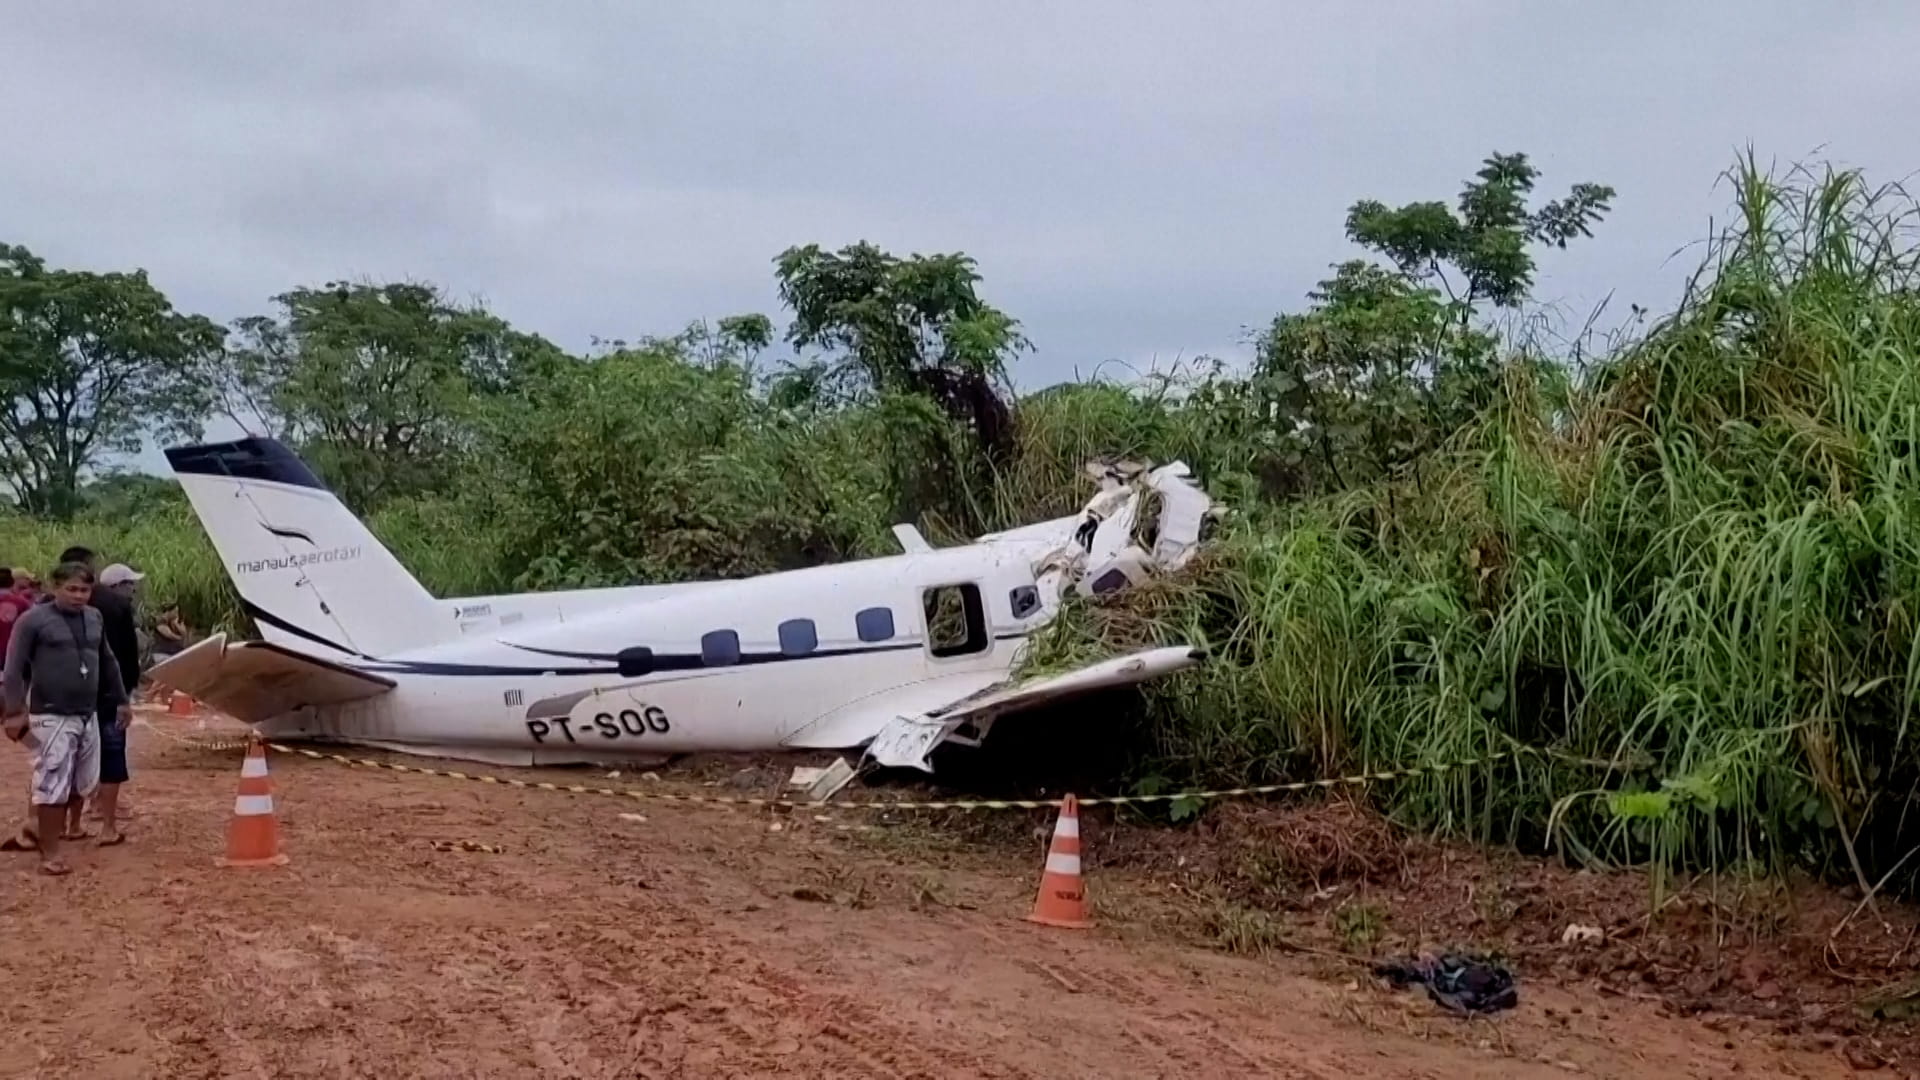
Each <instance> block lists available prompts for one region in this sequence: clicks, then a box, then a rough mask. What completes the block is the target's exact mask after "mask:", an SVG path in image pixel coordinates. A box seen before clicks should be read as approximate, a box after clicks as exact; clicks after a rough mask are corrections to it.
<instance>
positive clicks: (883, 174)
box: [0, 0, 1920, 386]
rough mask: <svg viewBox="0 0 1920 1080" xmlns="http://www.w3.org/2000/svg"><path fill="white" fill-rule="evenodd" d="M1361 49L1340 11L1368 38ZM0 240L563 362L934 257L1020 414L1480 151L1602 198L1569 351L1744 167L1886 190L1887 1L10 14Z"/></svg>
mask: <svg viewBox="0 0 1920 1080" xmlns="http://www.w3.org/2000/svg"><path fill="white" fill-rule="evenodd" d="M1363 13H1364V14H1363ZM4 25H5V30H4V31H0V34H3V35H4V38H3V40H4V42H5V61H4V63H0V101H4V102H5V105H4V107H0V240H6V241H10V242H15V243H24V244H26V245H27V246H29V247H31V248H33V249H34V250H35V251H36V252H38V253H40V254H41V255H43V256H45V257H46V258H48V259H49V260H50V261H51V262H53V263H55V264H58V265H65V266H75V267H90V268H100V269H108V268H113V269H120V268H127V267H133V266H140V267H145V268H146V269H147V270H148V271H149V272H150V273H151V274H152V276H153V278H154V280H155V281H156V282H157V283H158V284H159V285H160V286H161V287H162V288H163V289H164V290H166V291H167V292H168V294H169V295H170V296H171V297H172V298H173V300H174V301H175V303H176V304H177V305H179V306H180V307H182V308H185V309H188V310H193V311H198V312H201V313H204V314H207V315H209V316H212V317H214V318H216V319H219V320H222V321H226V320H230V319H232V318H234V317H237V316H240V315H243V314H250V313H255V312H259V311H263V310H265V309H266V307H267V298H268V297H270V296H271V295H272V294H273V293H275V292H277V291H280V290H282V289H284V288H286V287H289V286H292V285H295V284H302V283H317V282H321V281H325V280H330V279H335V278H340V277H354V278H358V277H372V278H400V277H411V278H424V279H430V280H433V281H436V282H439V283H441V284H443V285H445V286H447V287H448V288H449V289H451V290H452V291H454V292H455V293H456V294H458V295H462V296H474V297H480V298H484V299H485V300H486V301H487V302H488V303H489V304H490V305H491V306H492V307H493V308H494V310H496V311H497V312H499V313H501V314H502V315H504V316H506V317H507V318H509V319H510V320H512V322H513V323H515V324H516V325H517V326H519V327H521V328H523V329H527V330H532V331H537V332H539V333H542V334H545V335H547V336H549V337H551V338H553V339H554V340H556V341H558V342H560V343H561V344H563V345H566V346H569V347H574V348H582V347H584V346H585V345H586V343H587V341H588V339H589V338H590V337H591V336H594V335H599V336H603V337H619V336H627V337H631V336H635V335H639V334H646V333H664V332H672V331H674V330H677V329H678V328H680V327H681V326H683V325H684V324H685V323H687V322H688V321H689V320H692V319H695V318H699V317H715V316H720V315H726V314H731V313H737V312H742V311H755V310H757V311H766V312H769V313H772V314H776V315H777V308H776V301H775V297H774V289H773V279H772V272H771V269H772V268H771V260H772V258H773V257H774V256H775V255H776V254H777V253H778V252H779V251H780V250H781V249H782V248H784V247H786V246H788V245H791V244H798V243H807V242H819V243H821V244H824V245H829V246H838V245H841V244H845V243H850V242H853V241H856V240H861V239H866V240H870V241H873V242H874V243H876V244H879V245H881V246H882V247H885V248H888V249H890V250H893V251H895V252H899V253H907V252H916V251H918V252H930V251H936V250H938V251H948V250H962V251H965V252H967V253H969V254H971V255H973V256H975V257H976V258H977V259H978V260H979V263H980V268H981V271H982V273H983V274H984V276H985V285H984V291H985V294H986V295H987V297H988V298H989V299H990V300H991V301H993V302H994V303H996V304H998V305H999V306H1000V307H1002V308H1003V309H1005V310H1006V311H1008V312H1009V313H1010V314H1012V315H1014V316H1015V317H1016V318H1019V319H1021V320H1022V321H1023V322H1024V323H1025V324H1026V327H1027V329H1028V331H1029V333H1030V335H1031V336H1032V338H1033V339H1034V341H1035V343H1036V345H1037V346H1038V351H1037V352H1036V353H1035V354H1033V355H1032V356H1030V357H1029V358H1027V359H1026V360H1024V361H1022V364H1021V367H1020V370H1019V372H1018V373H1017V378H1018V379H1019V381H1020V382H1021V383H1023V384H1025V385H1028V386H1035V385H1041V384H1045V383H1048V382H1053V381H1057V380H1059V379H1063V378H1070V377H1072V376H1073V375H1074V373H1075V372H1076V371H1079V372H1082V373H1084V372H1087V371H1090V370H1092V369H1094V368H1095V367H1096V366H1098V365H1099V364H1101V363H1102V362H1103V361H1108V360H1116V359H1117V360H1121V361H1125V362H1127V363H1131V364H1134V365H1142V366H1143V365H1146V364H1149V363H1153V362H1155V361H1156V360H1157V361H1158V362H1159V363H1160V364H1162V365H1164V364H1167V363H1169V362H1171V361H1173V360H1175V359H1176V358H1180V357H1192V356H1194V355H1195V354H1199V353H1214V354H1232V353H1235V352H1237V351H1238V345H1237V342H1238V340H1239V338H1240V335H1241V333H1242V330H1243V328H1244V327H1246V326H1248V325H1250V324H1255V323H1261V322H1264V321H1266V320H1267V319H1269V318H1271V317H1272V315H1273V314H1274V313H1275V312H1277V311H1280V310H1283V309H1287V308H1291V307H1297V306H1299V305H1300V304H1301V303H1302V297H1303V294H1304V292H1305V291H1306V290H1307V289H1308V288H1310V287H1311V286H1312V285H1313V283H1314V282H1315V281H1316V280H1318V279H1319V278H1320V277H1321V276H1323V275H1324V272H1325V270H1326V268H1327V265H1328V264H1329V263H1331V262H1333V261H1335V260H1338V259H1342V258H1346V257H1350V256H1351V255H1352V254H1353V251H1352V249H1351V248H1350V247H1349V246H1348V245H1347V244H1346V243H1345V241H1344V240H1343V238H1342V236H1341V221H1342V218H1343V216H1344V212H1345V208H1346V206H1347V205H1348V204H1349V203H1350V202H1352V201H1353V200H1354V199H1356V198H1360V197H1372V198H1379V199H1382V200H1386V201H1389V202H1393V201H1404V200H1411V199H1420V198H1446V199H1451V198H1452V197H1453V196H1454V195H1455V193H1456V192H1457V191H1458V189H1459V187H1460V182H1461V180H1462V178H1463V177H1466V176H1468V175H1470V174H1471V173H1472V171H1473V170H1474V169H1475V168H1476V167H1477V165H1478V162H1479V160H1480V159H1481V157H1483V156H1484V155H1485V154H1486V153H1487V152H1489V151H1492V150H1501V151H1515V150H1519V151H1525V152H1527V153H1530V154H1531V155H1533V157H1534V159H1535V161H1536V163H1537V164H1539V165H1540V166H1541V168H1542V169H1543V171H1544V173H1545V176H1544V178H1543V187H1544V190H1545V192H1546V193H1547V194H1550V195H1557V194H1559V193H1560V192H1561V191H1562V190H1563V189H1564V188H1565V187H1566V185H1568V184H1571V183H1573V182H1575V181H1580V180H1594V181H1599V182H1603V183H1608V184H1612V185H1613V186H1614V187H1615V188H1617V189H1618V190H1619V195H1618V197H1617V199H1616V201H1615V210H1614V213H1613V215H1612V217H1611V219H1610V220H1609V221H1607V222H1606V223H1605V225H1604V226H1603V227H1602V229H1601V230H1600V231H1599V233H1598V236H1597V238H1596V239H1594V240H1592V241H1589V242H1585V243H1582V244H1580V245H1578V246H1577V247H1576V248H1573V249H1570V250H1569V251H1567V252H1564V253H1553V254H1551V255H1550V256H1548V257H1547V258H1546V259H1545V263H1544V266H1543V274H1542V277H1541V280H1540V283H1539V288H1538V290H1537V293H1538V299H1539V300H1541V301H1543V302H1546V303H1548V304H1551V305H1555V306H1557V307H1558V308H1559V309H1561V310H1563V311H1566V312H1572V313H1574V316H1575V318H1576V321H1577V317H1578V315H1580V314H1583V313H1584V312H1585V311H1586V310H1588V309H1589V308H1590V307H1591V306H1592V305H1593V304H1595V303H1597V302H1598V301H1599V300H1600V299H1601V298H1602V297H1604V296H1606V295H1607V294H1608V293H1609V292H1612V293H1613V294H1614V296H1615V300H1614V303H1615V305H1616V306H1618V307H1620V308H1624V306H1625V303H1626V302H1628V301H1639V302H1642V303H1651V304H1655V305H1658V304H1659V303H1661V302H1663V301H1664V300H1666V299H1667V298H1669V297H1670V296H1671V295H1672V291H1673V288H1674V284H1675V281H1676V280H1677V278H1678V276H1679V275H1680V273H1681V271H1682V270H1684V269H1685V268H1687V267H1688V266H1689V265H1690V264H1691V262H1692V261H1693V258H1694V256H1693V255H1691V254H1683V255H1681V257H1680V258H1679V260H1677V261H1676V262H1672V263H1669V260H1670V259H1671V258H1672V257H1673V256H1674V254H1675V252H1676V251H1677V250H1679V249H1680V248H1682V247H1683V246H1684V245H1686V244H1688V243H1689V242H1691V241H1694V240H1697V239H1698V238H1699V237H1701V236H1702V235H1703V234H1704V233H1705V232H1706V229H1707V227H1708V223H1709V221H1710V219H1711V218H1712V217H1713V216H1714V215H1716V214H1717V213H1720V212H1721V211H1723V210H1724V208H1725V206H1726V204H1727V192H1726V191H1725V189H1724V188H1721V189H1716V178H1717V176H1718V174H1719V173H1720V172H1721V171H1722V170H1723V169H1725V168H1726V167H1727V166H1728V165H1730V164H1731V163H1732V161H1733V158H1734V155H1735V153H1736V152H1737V150H1738V149H1739V148H1740V147H1741V146H1743V145H1745V144H1747V143H1749V142H1751V143H1752V144H1753V145H1754V146H1755V148H1756V149H1757V150H1758V151H1759V152H1760V154H1761V155H1762V156H1763V157H1771V158H1777V159H1779V160H1781V161H1783V162H1784V161H1791V160H1793V159H1798V158H1805V157H1808V156H1809V155H1812V154H1815V153H1820V154H1823V155H1824V156H1826V157H1827V158H1828V159H1829V160H1832V161H1835V162H1838V163H1843V164H1848V165H1857V166H1861V167H1864V168H1866V169H1868V170H1869V172H1870V173H1871V174H1872V175H1873V176H1874V177H1875V178H1877V179H1885V180H1892V179H1899V178H1902V177H1904V176H1906V175H1907V174H1908V173H1909V172H1911V171H1912V170H1914V169H1916V168H1920V127H1916V125H1915V124H1914V123H1913V118H1914V115H1915V107H1916V106H1920V65H1916V64H1915V63H1914V62H1913V58H1914V57H1915V56H1920V4H1916V3H1912V2H1904V3H1902V2H1884V3H1870V2H1849V3H1839V4H1827V5H1816V4H1806V3H1798V2H1795V3H1787V2H1782V0H1690V2H1688V3H1684V4H1675V3H1665V2H1659V3H1656V2H1648V3H1632V4H1612V5H1609V4H1592V3H1578V4H1576V3H1540V2H1537V0H1534V2H1527V0H1512V2H1493V0H1485V2H1474V0H1445V2H1440V3H1434V2H1422V3H1342V4H1335V3H1320V4H1312V5H1308V4H1287V3H1280V2H1276V0H1268V2H1259V3H1255V2H1247V3H1226V2H1213V0H1190V2H1188V3H1181V4H1175V3H1148V2H1145V0H1106V2H1104V3H1090V2H1089V3H1082V2H1066V0H1045V2H1041V3H1035V2H1032V0H1026V2H1019V3H1014V2H1005V3H985V2H980V0H970V2H967V3H947V4H939V5H935V4H931V3H901V2H898V0H891V2H883V0H871V2H862V3H851V2H849V3H837V2H835V3H829V2H805V3H801V2H791V3H777V2H773V0H760V2H746V0H739V2H724V0H701V2H699V3H677V4H672V5H668V4H661V3H652V4H647V3H635V2H630V0H629V2H613V0H608V2H603V3H587V2H570V0H548V2H546V3H543V4H540V5H535V4H532V3H524V2H523V3H495V2H484V3H483V2H476V0H460V2H454V0H447V2H444V3H417V2H406V0H381V2H378V3H374V2H361V0H329V2H328V3H325V4H316V3H310V2H309V3H302V4H292V3H273V2H261V0H247V2H240V0H235V2H231V3H215V2H209V0H168V2H166V3H132V2H105V0H91V2H88V0H61V2H58V3H51V2H48V3H26V2H22V3H15V4H11V5H9V6H8V10H7V13H6V16H5V19H4Z"/></svg>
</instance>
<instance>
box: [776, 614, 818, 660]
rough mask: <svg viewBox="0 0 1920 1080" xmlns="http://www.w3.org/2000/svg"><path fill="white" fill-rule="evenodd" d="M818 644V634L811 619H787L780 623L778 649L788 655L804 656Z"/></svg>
mask: <svg viewBox="0 0 1920 1080" xmlns="http://www.w3.org/2000/svg"><path fill="white" fill-rule="evenodd" d="M819 645H820V635H819V634H818V633H816V632H815V631H814V629H813V620H812V619H788V620H787V621H786V622H783V623H781V624H780V651H781V652H783V653H786V654H787V655H788V656H805V655H806V654H807V653H810V652H812V651H813V650H814V649H816V648H818V647H819Z"/></svg>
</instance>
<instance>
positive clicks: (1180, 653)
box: [867, 645, 1202, 772]
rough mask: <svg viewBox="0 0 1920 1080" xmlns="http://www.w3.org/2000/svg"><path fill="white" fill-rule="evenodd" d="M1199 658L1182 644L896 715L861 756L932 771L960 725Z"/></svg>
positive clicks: (1165, 672) (1168, 671)
mask: <svg viewBox="0 0 1920 1080" xmlns="http://www.w3.org/2000/svg"><path fill="white" fill-rule="evenodd" d="M1201 655H1202V654H1201V652H1200V650H1198V649H1194V648H1190V647H1187V646H1182V645H1176V646H1170V647H1167V648H1160V649H1146V650H1144V651H1141V652H1137V653H1131V654H1129V655H1126V656H1116V657H1114V658H1112V659H1110V660H1102V661H1100V662H1099V663H1096V664H1088V665H1087V666H1086V667H1082V668H1076V669H1075V670H1073V671H1068V672H1063V673H1061V674H1058V675H1048V676H1044V677H1042V678H1038V679H1028V680H1025V681H1022V682H1018V683H1000V684H996V685H994V686H989V687H987V688H986V689H984V690H982V691H980V692H979V693H976V694H969V695H968V696H966V697H964V698H961V699H960V700H958V701H955V702H953V703H951V704H948V705H943V706H941V707H939V708H936V709H930V710H928V711H926V712H922V713H918V714H914V715H896V716H895V717H894V718H893V719H891V720H888V721H886V722H885V723H884V724H882V725H881V727H880V730H879V731H878V732H876V733H875V734H874V736H873V741H872V742H870V743H868V744H867V757H868V758H870V759H872V760H873V761H874V762H876V763H877V764H880V765H885V766H889V767H893V768H914V769H921V770H924V771H927V772H932V771H933V769H932V766H931V765H929V764H928V762H927V756H928V755H929V754H931V753H933V748H934V747H936V746H938V745H940V743H942V742H944V741H945V740H946V739H947V737H948V736H950V735H952V734H953V733H954V731H955V730H956V729H958V728H959V727H960V726H961V725H962V724H966V723H975V724H979V723H981V722H983V721H990V720H992V719H993V718H994V717H997V716H1000V715H1002V714H1004V713H1010V712H1018V711H1020V710H1022V709H1031V708H1034V707H1036V706H1039V705H1045V704H1048V703H1050V702H1055V701H1060V700H1062V699H1065V698H1069V697H1073V696H1075V695H1077V694H1085V693H1090V692H1092V691H1095V690H1105V689H1110V688H1112V687H1116V686H1127V685H1131V684H1133V683H1138V682H1145V681H1146V680H1148V679H1152V678H1156V677H1158V676H1161V675H1169V674H1172V673H1173V672H1176V671H1182V670H1185V669H1186V668H1190V667H1193V666H1195V665H1197V664H1199V663H1200V660H1201Z"/></svg>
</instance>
